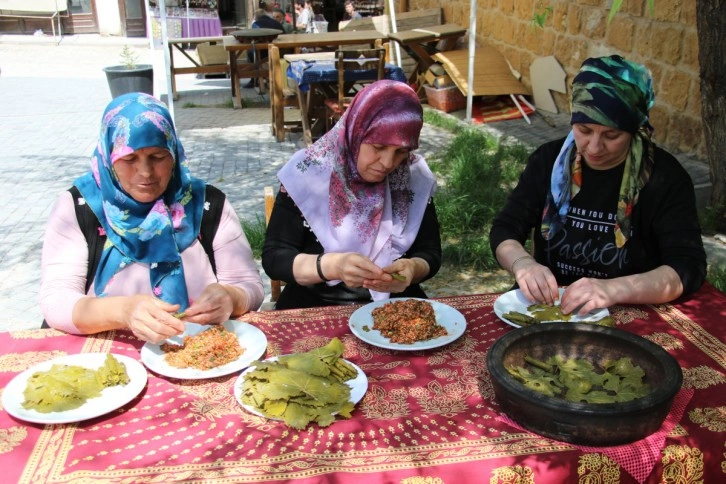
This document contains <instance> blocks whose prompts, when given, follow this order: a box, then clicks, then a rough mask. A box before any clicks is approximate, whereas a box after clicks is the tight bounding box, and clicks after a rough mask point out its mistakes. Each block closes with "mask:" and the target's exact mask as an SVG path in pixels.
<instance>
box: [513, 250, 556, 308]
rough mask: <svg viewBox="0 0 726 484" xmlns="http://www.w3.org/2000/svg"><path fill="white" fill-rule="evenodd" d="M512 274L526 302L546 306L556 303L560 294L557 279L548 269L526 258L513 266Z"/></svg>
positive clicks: (532, 259)
mask: <svg viewBox="0 0 726 484" xmlns="http://www.w3.org/2000/svg"><path fill="white" fill-rule="evenodd" d="M512 273H513V274H514V278H515V279H516V281H517V284H518V285H519V289H520V290H521V291H522V294H524V297H526V298H527V299H528V300H530V301H534V302H537V303H540V304H548V305H552V304H554V302H555V301H557V299H558V297H559V294H560V293H559V289H558V287H557V279H555V276H554V274H552V271H551V270H550V269H549V267H547V266H544V265H542V264H540V263H539V262H537V261H536V260H534V258H532V257H527V258H523V259H521V260H519V261H517V263H516V264H514V266H513V267H512ZM563 310H564V308H563Z"/></svg>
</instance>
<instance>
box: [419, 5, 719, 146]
mask: <svg viewBox="0 0 726 484" xmlns="http://www.w3.org/2000/svg"><path fill="white" fill-rule="evenodd" d="M537 3H538V1H537V0H478V2H477V14H476V22H477V25H476V37H477V38H476V42H477V45H485V44H488V45H491V46H493V47H495V48H497V49H498V50H499V51H500V52H502V53H503V54H504V56H505V57H506V58H507V59H508V60H509V62H510V63H511V64H512V66H513V67H514V68H515V69H516V70H518V71H519V72H521V73H522V76H523V79H522V80H523V82H524V83H525V84H527V85H530V86H531V82H530V78H529V66H530V64H531V63H532V61H533V60H534V59H535V58H537V57H541V56H549V55H554V56H555V58H556V59H557V60H558V61H559V62H560V64H561V65H562V67H563V68H564V69H565V71H566V72H567V85H568V86H569V84H570V83H571V81H572V78H573V76H574V75H575V73H576V72H577V70H578V68H579V66H580V64H581V63H582V61H583V60H585V59H586V58H588V57H595V56H602V55H610V54H620V55H622V56H623V57H626V58H628V59H631V60H634V61H636V62H640V63H642V64H644V65H646V66H647V67H648V68H649V69H650V70H651V72H652V73H653V78H654V89H655V94H656V103H655V106H654V107H653V109H652V110H651V123H652V124H653V126H654V127H655V134H654V138H655V140H656V142H657V143H659V144H661V145H663V146H665V147H666V148H668V149H670V150H671V151H672V152H674V153H679V152H684V153H692V154H695V155H697V156H701V157H703V156H705V147H704V138H703V131H702V129H701V97H700V80H699V64H698V37H697V33H696V1H695V0H655V10H654V11H653V12H650V10H649V9H648V7H647V1H646V0H625V1H624V2H623V7H622V9H621V11H620V13H618V14H617V15H616V16H615V17H614V18H613V20H612V22H611V23H610V24H608V23H607V16H608V13H609V9H610V5H611V4H612V0H549V2H547V1H545V2H544V3H545V4H549V5H550V6H552V7H553V12H552V14H550V15H549V17H548V19H547V23H546V25H545V28H544V29H535V28H534V27H533V25H532V17H533V14H534V12H535V6H536V4H537ZM469 5H470V1H469V0H449V1H448V2H439V1H436V0H408V10H409V11H410V10H414V9H423V8H433V7H439V6H440V7H441V8H442V9H443V14H444V21H445V22H447V23H456V24H458V25H461V26H465V27H468V26H469ZM466 45H467V44H466V43H464V44H463V45H462V46H461V48H466ZM553 95H554V97H555V102H556V103H557V106H558V108H559V109H560V110H561V111H564V112H567V111H569V101H568V96H569V92H568V94H559V93H556V92H553Z"/></svg>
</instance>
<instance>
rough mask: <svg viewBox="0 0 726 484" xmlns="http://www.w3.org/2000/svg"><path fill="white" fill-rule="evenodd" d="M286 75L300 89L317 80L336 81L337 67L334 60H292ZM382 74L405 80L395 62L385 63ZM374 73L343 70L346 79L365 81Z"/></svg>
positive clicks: (386, 76)
mask: <svg viewBox="0 0 726 484" xmlns="http://www.w3.org/2000/svg"><path fill="white" fill-rule="evenodd" d="M287 75H288V77H291V78H293V79H294V80H295V82H297V85H298V86H299V87H300V90H301V91H303V92H305V91H308V90H309V89H310V84H313V83H318V82H338V68H337V67H336V66H335V61H334V60H324V61H312V62H311V61H304V60H299V61H294V62H291V63H290V66H289V67H288V68H287ZM384 76H385V78H386V79H391V80H394V81H400V82H406V73H405V72H403V69H401V68H400V67H398V66H397V65H395V64H386V68H385V73H384ZM375 77H376V73H375V71H374V70H372V69H361V70H351V71H346V72H345V80H346V81H366V80H371V79H375Z"/></svg>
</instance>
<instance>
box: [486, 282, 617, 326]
mask: <svg viewBox="0 0 726 484" xmlns="http://www.w3.org/2000/svg"><path fill="white" fill-rule="evenodd" d="M559 292H560V297H559V299H558V300H557V301H556V302H555V305H556V306H557V305H559V304H560V300H561V299H562V294H564V292H565V288H564V287H561V288H559ZM532 304H534V303H533V302H530V301H529V300H527V298H526V297H524V294H522V291H521V290H519V289H514V290H511V291H509V292H505V293H504V294H502V295H501V296H499V297H498V298H497V300H496V301H494V313H495V314H496V315H497V316H498V317H499V319H501V320H502V321H504V322H505V323H507V324H508V325H510V326H513V327H515V328H521V327H522V326H521V325H520V324H517V323H515V322H513V321H509V320H508V319H506V318H505V317H504V315H505V314H506V313H508V312H510V311H516V312H518V313H522V314H526V315H528V316H532V312H531V311H528V310H527V308H528V307H529V306H531V305H532ZM609 315H610V311H608V310H607V308H604V309H595V310H593V311H590V312H589V313H587V314H585V315H584V316H580V315H578V314H577V313H576V312H573V313H572V314H571V318H570V322H572V323H582V322H595V321H598V320H600V319H602V318H604V317H605V316H609Z"/></svg>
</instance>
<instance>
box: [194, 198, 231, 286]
mask: <svg viewBox="0 0 726 484" xmlns="http://www.w3.org/2000/svg"><path fill="white" fill-rule="evenodd" d="M225 198H226V197H225V195H224V193H223V192H222V191H221V190H220V189H219V188H217V187H215V186H213V185H207V189H206V193H205V195H204V201H205V203H204V212H203V213H202V225H201V227H200V228H199V242H200V243H201V244H202V247H204V252H206V253H207V257H209V263H210V264H212V270H213V271H214V273H215V274H217V264H216V263H215V260H214V247H213V243H214V236H215V235H216V233H217V229H218V228H219V222H220V220H222V209H223V208H224V200H225ZM207 204H209V205H207Z"/></svg>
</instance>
